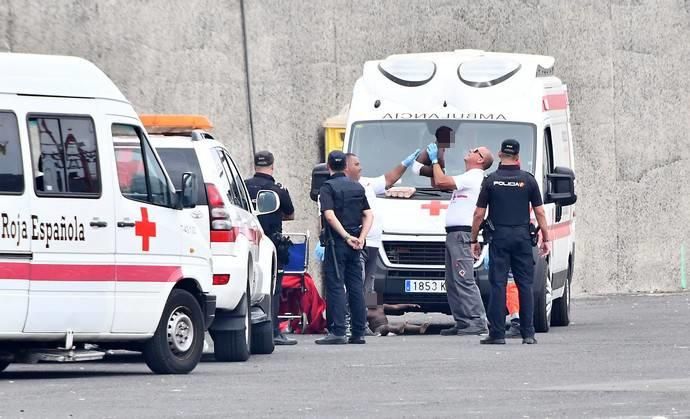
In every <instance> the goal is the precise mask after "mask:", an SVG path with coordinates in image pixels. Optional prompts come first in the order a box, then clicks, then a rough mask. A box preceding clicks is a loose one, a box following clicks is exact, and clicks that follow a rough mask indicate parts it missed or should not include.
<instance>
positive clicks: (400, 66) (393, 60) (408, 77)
mask: <svg viewBox="0 0 690 419" xmlns="http://www.w3.org/2000/svg"><path fill="white" fill-rule="evenodd" d="M378 67H379V71H380V72H381V74H383V75H384V76H386V78H387V79H388V80H390V81H392V82H394V83H397V84H399V85H401V86H406V87H417V86H422V85H424V84H426V83H428V82H429V81H430V80H431V79H432V78H434V75H435V74H436V64H435V63H434V62H433V61H429V60H423V59H419V58H405V57H389V58H386V59H385V60H383V61H381V62H380V63H379V66H378Z"/></svg>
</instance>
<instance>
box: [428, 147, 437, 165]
mask: <svg viewBox="0 0 690 419" xmlns="http://www.w3.org/2000/svg"><path fill="white" fill-rule="evenodd" d="M426 152H427V154H428V155H429V159H430V160H431V163H432V164H433V163H438V146H437V145H436V143H431V144H429V145H428V146H426Z"/></svg>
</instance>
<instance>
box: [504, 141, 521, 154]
mask: <svg viewBox="0 0 690 419" xmlns="http://www.w3.org/2000/svg"><path fill="white" fill-rule="evenodd" d="M501 153H503V154H510V155H511V156H515V155H517V154H520V143H518V142H517V140H514V139H512V138H509V139H507V140H503V142H502V143H501Z"/></svg>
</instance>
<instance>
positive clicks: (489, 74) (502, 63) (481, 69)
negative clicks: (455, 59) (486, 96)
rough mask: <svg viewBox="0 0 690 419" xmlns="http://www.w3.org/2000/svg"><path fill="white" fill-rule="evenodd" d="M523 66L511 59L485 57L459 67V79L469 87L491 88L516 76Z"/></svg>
mask: <svg viewBox="0 0 690 419" xmlns="http://www.w3.org/2000/svg"><path fill="white" fill-rule="evenodd" d="M521 67H522V64H520V63H518V62H516V61H513V60H511V59H509V58H503V57H491V56H485V57H481V58H477V59H475V60H471V61H466V62H464V63H462V64H460V65H459V66H458V77H460V80H461V81H462V82H463V83H465V84H466V85H468V86H472V87H490V86H495V85H497V84H499V83H501V82H504V81H506V80H508V79H509V78H510V77H512V76H513V75H515V73H517V72H518V71H519V70H520V68H521Z"/></svg>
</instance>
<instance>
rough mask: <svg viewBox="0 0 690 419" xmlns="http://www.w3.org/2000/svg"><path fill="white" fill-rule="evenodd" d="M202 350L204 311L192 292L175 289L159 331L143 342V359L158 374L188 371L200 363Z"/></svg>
mask: <svg viewBox="0 0 690 419" xmlns="http://www.w3.org/2000/svg"><path fill="white" fill-rule="evenodd" d="M203 350H204V313H203V312H202V311H201V307H199V303H198V302H197V300H196V298H194V296H193V295H192V294H190V293H189V292H187V291H185V290H181V289H174V290H172V292H171V293H170V297H168V301H167V302H166V303H165V309H164V310H163V315H162V316H161V320H160V322H159V323H158V328H157V329H156V333H155V334H154V335H153V338H151V339H150V340H149V341H147V342H146V343H145V344H144V347H143V351H142V352H143V355H144V361H146V365H148V366H149V368H151V370H152V371H153V372H155V373H156V374H186V373H188V372H190V371H192V370H193V369H194V368H195V367H196V366H197V364H198V363H199V360H200V359H201V355H202V353H203Z"/></svg>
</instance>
